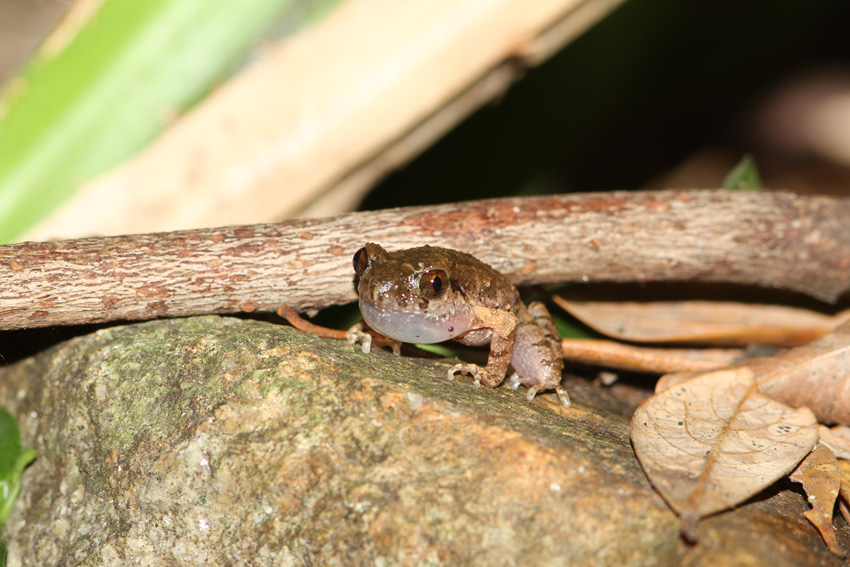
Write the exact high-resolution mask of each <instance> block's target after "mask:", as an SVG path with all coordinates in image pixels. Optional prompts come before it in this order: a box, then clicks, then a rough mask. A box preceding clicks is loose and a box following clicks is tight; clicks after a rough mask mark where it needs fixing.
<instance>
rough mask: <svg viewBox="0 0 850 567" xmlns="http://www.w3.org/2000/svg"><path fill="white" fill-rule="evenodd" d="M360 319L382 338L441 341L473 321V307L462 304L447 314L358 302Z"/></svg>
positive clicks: (413, 341) (423, 342) (453, 336)
mask: <svg viewBox="0 0 850 567" xmlns="http://www.w3.org/2000/svg"><path fill="white" fill-rule="evenodd" d="M360 312H361V313H362V314H363V320H364V321H366V323H367V324H368V325H369V326H370V327H372V329H374V330H375V331H377V332H379V333H381V334H382V335H384V336H385V337H388V338H391V339H395V340H397V341H401V342H404V343H420V344H431V343H441V342H443V341H447V340H449V339H453V338H455V337H457V336H458V335H461V334H463V333H464V332H466V330H467V329H468V328H469V325H470V324H471V323H472V309H471V308H468V307H465V306H464V307H462V308H460V309H457V310H455V311H454V312H452V313H450V314H445V313H429V312H420V313H417V312H413V313H411V312H407V311H393V310H390V309H385V308H377V307H375V306H374V305H371V304H369V303H367V302H365V301H360Z"/></svg>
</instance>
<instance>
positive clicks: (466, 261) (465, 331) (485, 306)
mask: <svg viewBox="0 0 850 567" xmlns="http://www.w3.org/2000/svg"><path fill="white" fill-rule="evenodd" d="M353 264H354V272H355V287H356V290H357V296H358V299H359V305H360V312H361V314H362V316H363V321H361V322H359V323H357V324H355V325H354V326H352V327H351V329H349V331H348V332H347V333H346V337H347V338H348V342H349V343H350V344H355V343H357V342H359V343H361V347H362V350H363V351H364V352H369V351H370V350H371V335H369V334H368V333H366V332H365V330H364V323H365V325H367V326H368V327H369V328H371V329H372V330H373V331H375V332H376V333H378V334H379V335H381V336H382V337H385V338H386V339H388V341H387V343H388V344H389V345H390V346H391V347H392V349H393V352H394V353H395V354H399V353H400V346H401V343H414V344H433V343H439V342H443V341H447V340H454V341H457V342H460V343H462V344H466V345H473V346H483V345H487V344H489V346H490V350H489V354H488V358H487V365H486V366H485V367H483V368H482V367H481V366H479V365H476V364H470V363H458V364H455V365H454V366H452V367H451V368H449V369H448V378H449V380H454V379H455V377H456V375H458V374H467V375H470V376H471V377H472V378H473V383H474V384H475V385H476V386H480V385H484V386H486V387H488V388H495V387H497V386H499V385H500V384H501V383H502V382H503V381H504V380H505V377H506V375H507V372H508V366H509V365H511V366H513V368H514V370H515V372H514V374H513V375H512V376H511V377H510V378H509V379H508V381H509V384H510V385H511V386H512V387H513V388H514V389H517V388H518V387H519V385H520V384H522V385H524V386H526V387H528V392H527V398H528V400H529V401H532V400H534V398H535V396H536V395H537V394H538V393H539V392H541V391H545V390H555V392H556V393H557V395H558V398H559V400H560V401H561V403H562V404H563V405H564V406H565V407H570V397H569V394H568V393H567V391H566V390H565V389H564V388H563V387H561V377H562V376H561V374H562V371H563V367H564V361H563V357H562V355H561V337H560V335H559V334H558V331H557V329H556V327H555V323H554V321H553V320H552V317H551V315H550V314H549V311H548V310H547V309H546V306H545V305H544V304H543V303H540V302H533V303H530V304H528V305H526V304H525V303H524V302H523V301H522V299H521V298H520V294H519V291H518V290H517V288H516V287H515V286H514V285H513V284H512V283H510V281H508V279H507V278H506V277H505V276H503V275H502V274H501V273H499V272H498V271H496V270H495V269H493V268H492V267H491V266H490V265H489V264H486V263H484V262H482V261H481V260H479V259H477V258H475V257H474V256H472V255H471V254H468V253H466V252H461V251H459V250H453V249H450V248H441V247H438V246H430V245H425V246H419V247H415V248H407V249H401V250H395V251H393V252H387V251H386V250H385V249H384V248H383V247H382V246H381V245H379V244H375V243H373V242H369V243H366V245H365V246H363V247H362V248H360V249H359V250H358V251H357V252H356V253H355V254H354V258H353Z"/></svg>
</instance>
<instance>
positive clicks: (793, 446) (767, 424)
mask: <svg viewBox="0 0 850 567" xmlns="http://www.w3.org/2000/svg"><path fill="white" fill-rule="evenodd" d="M631 437H632V444H633V445H634V449H635V453H636V454H637V457H638V460H640V463H641V465H642V466H643V468H644V471H646V474H647V476H648V477H649V480H650V482H652V484H653V486H655V488H656V489H657V490H658V491H659V492H660V493H661V495H662V496H663V497H664V499H665V500H666V501H667V503H668V504H669V505H670V507H671V508H672V509H673V510H674V511H675V512H676V513H677V514H679V517H680V522H681V528H682V533H683V535H684V536H685V537H686V538H687V539H689V540H691V541H693V540H695V539H696V525H697V522H698V521H699V519H700V518H703V517H705V516H708V515H710V514H715V513H717V512H720V511H722V510H726V509H728V508H731V507H733V506H736V505H738V504H740V503H741V502H743V501H745V500H746V499H748V498H750V497H751V496H753V495H754V494H757V493H758V492H760V491H761V490H763V489H764V488H766V487H768V486H770V485H771V484H773V483H774V482H775V481H776V480H777V479H779V478H781V477H782V476H784V475H786V474H788V472H790V471H791V470H792V469H793V468H794V467H795V466H796V465H797V463H799V462H800V461H801V460H802V459H803V457H805V456H806V455H807V454H808V453H809V452H810V451H811V450H812V448H813V447H814V445H815V443H816V442H817V422H816V421H815V417H814V415H812V412H811V411H809V410H808V409H806V408H800V409H797V410H794V409H791V408H789V407H788V406H786V405H784V404H781V403H779V402H776V401H774V400H771V399H770V398H768V397H766V396H764V395H762V394H760V393H759V392H758V389H757V387H756V382H755V379H754V378H753V373H752V371H751V370H749V369H748V368H738V369H733V370H719V371H715V372H712V373H709V374H705V375H703V376H699V377H698V378H694V379H693V380H689V381H688V382H685V383H682V384H678V385H677V386H676V387H675V388H669V389H667V390H664V391H663V392H660V393H658V394H655V395H654V396H653V397H652V398H650V399H649V400H647V401H646V402H644V403H643V404H642V405H641V406H640V407H639V408H638V409H637V411H635V414H634V417H633V418H632V424H631Z"/></svg>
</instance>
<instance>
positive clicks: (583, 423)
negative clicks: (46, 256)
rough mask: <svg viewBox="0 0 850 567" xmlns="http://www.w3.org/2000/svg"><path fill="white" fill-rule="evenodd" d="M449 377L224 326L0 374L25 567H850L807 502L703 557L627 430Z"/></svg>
mask: <svg viewBox="0 0 850 567" xmlns="http://www.w3.org/2000/svg"><path fill="white" fill-rule="evenodd" d="M447 367H448V363H446V362H444V361H438V360H426V359H421V358H411V357H395V356H393V355H391V354H389V353H386V352H374V353H371V354H364V353H362V352H360V351H359V350H358V349H356V348H353V347H350V346H348V345H347V344H345V343H344V342H343V341H332V340H324V339H318V338H315V337H311V336H307V335H304V334H302V333H300V332H298V331H296V330H294V329H292V328H290V327H286V326H280V325H273V324H270V323H263V322H257V321H249V320H241V319H236V318H221V317H214V316H208V317H198V318H190V319H175V320H162V321H153V322H147V323H140V324H134V325H125V326H119V327H113V328H109V329H104V330H100V331H97V332H95V333H93V334H90V335H87V336H84V337H79V338H76V339H73V340H71V341H68V342H66V343H63V344H60V345H58V346H56V347H53V348H51V349H49V350H47V351H44V352H42V353H40V354H38V355H37V356H35V357H34V358H31V359H27V360H24V361H22V362H19V363H16V364H14V365H10V366H6V367H3V368H0V396H2V399H3V400H4V405H5V406H6V407H7V408H8V409H9V410H10V411H12V412H13V413H14V414H15V415H16V416H17V417H18V419H19V420H20V423H21V429H22V434H23V437H24V443H25V445H26V446H28V447H33V448H35V449H37V450H38V451H39V456H38V458H37V460H36V462H35V463H34V465H33V466H32V467H30V468H29V469H28V470H27V471H26V473H25V475H24V487H23V490H22V493H21V497H20V499H19V501H18V503H17V506H16V509H15V511H14V512H13V514H12V516H11V517H10V519H9V522H8V524H7V526H6V528H5V530H4V533H5V536H6V537H7V538H8V540H9V565H10V566H18V565H39V566H43V565H88V566H96V565H329V564H331V565H333V564H337V565H382V564H383V565H487V566H492V565H617V566H620V565H662V566H663V565H706V566H708V565H712V566H713V565H769V564H773V565H801V566H802V565H813V564H818V565H827V566H829V565H836V566H837V565H841V561H840V560H839V559H837V558H835V557H833V556H832V555H830V554H829V552H828V551H826V548H825V546H824V545H823V543H822V542H821V541H820V539H819V537H818V535H817V533H816V532H815V531H814V529H813V528H811V526H809V524H808V523H807V522H806V520H805V519H804V518H803V517H802V514H803V512H804V511H805V510H806V508H807V505H806V503H805V500H804V498H803V497H802V496H801V495H800V494H799V493H798V492H795V491H794V490H793V489H790V488H789V487H791V485H790V484H781V485H779V486H778V487H777V488H774V489H773V490H772V491H771V492H770V493H769V494H764V495H761V496H759V497H758V498H756V499H754V500H753V501H752V502H750V503H748V504H746V505H745V506H742V507H740V508H739V509H737V510H735V511H733V512H729V513H725V514H720V515H718V516H715V517H713V518H709V519H708V520H705V521H704V522H703V523H702V524H701V526H700V528H701V529H700V534H701V539H700V542H699V543H698V544H697V545H695V546H691V545H688V544H686V543H684V542H683V541H682V539H681V538H680V537H679V533H678V522H677V520H676V517H675V516H674V515H673V514H672V513H671V512H670V511H669V509H668V508H667V506H666V505H665V504H664V502H663V501H662V500H661V498H660V497H659V496H658V495H657V494H656V493H655V492H654V491H653V490H652V488H651V487H650V485H649V483H648V482H647V480H646V479H645V477H644V475H643V473H642V471H641V469H640V466H639V465H638V463H637V460H636V459H635V457H634V453H633V451H632V449H631V446H630V443H629V437H628V417H627V416H623V415H618V414H615V413H610V412H607V411H603V410H598V409H594V407H599V406H598V405H596V404H594V403H593V401H592V400H589V399H583V398H582V396H581V395H580V393H581V392H574V396H573V397H574V399H575V402H576V403H575V407H574V408H571V409H564V408H562V407H560V406H559V405H558V404H557V400H556V398H555V396H554V395H553V394H545V395H543V396H538V398H537V399H536V400H535V401H534V402H532V403H529V402H527V401H526V399H525V397H524V394H523V392H521V391H519V392H514V391H511V390H509V389H507V388H499V389H496V390H488V389H485V388H474V387H472V386H471V384H470V382H469V381H467V380H462V379H458V380H455V381H454V382H449V381H448V380H447V379H446V369H447ZM845 535H846V534H845Z"/></svg>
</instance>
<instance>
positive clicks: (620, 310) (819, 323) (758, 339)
mask: <svg viewBox="0 0 850 567" xmlns="http://www.w3.org/2000/svg"><path fill="white" fill-rule="evenodd" d="M553 300H554V301H555V303H557V304H558V305H559V306H560V307H561V308H563V309H564V310H565V311H567V312H568V313H569V314H570V315H572V316H573V317H575V318H577V319H579V320H580V321H581V322H583V323H584V324H586V325H587V326H589V327H591V328H592V329H594V330H596V331H598V332H600V333H602V334H604V335H606V336H609V337H612V338H615V339H619V340H623V341H633V342H643V343H658V342H664V343H696V344H711V345H718V346H719V345H722V346H743V345H747V344H754V343H758V344H766V345H774V346H783V347H789V346H798V345H802V344H806V343H808V342H811V341H813V340H814V339H816V338H818V337H820V336H822V335H824V334H826V333H828V332H829V331H830V330H832V329H833V328H834V327H835V326H836V325H838V324H839V323H840V322H842V321H844V320H847V319H848V318H850V311H843V312H841V313H839V314H837V315H833V316H830V315H824V314H822V313H818V312H816V311H810V310H808V309H801V308H798V307H788V306H784V305H767V304H752V303H736V302H731V301H646V302H639V301H589V300H578V299H570V300H567V299H564V298H563V297H557V296H556V297H554V298H553Z"/></svg>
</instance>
